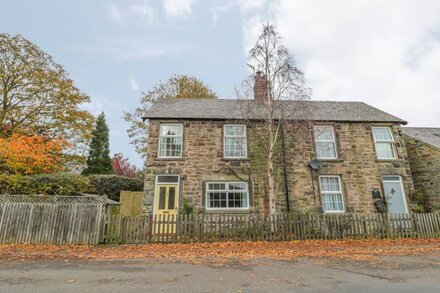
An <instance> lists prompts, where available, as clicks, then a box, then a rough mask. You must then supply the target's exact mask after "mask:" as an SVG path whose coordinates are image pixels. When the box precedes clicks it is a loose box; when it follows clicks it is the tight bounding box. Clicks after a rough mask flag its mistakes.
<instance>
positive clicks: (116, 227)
mask: <svg viewBox="0 0 440 293" xmlns="http://www.w3.org/2000/svg"><path fill="white" fill-rule="evenodd" d="M0 212H2V210H0ZM34 213H35V211H34ZM2 215H3V212H2V214H0V216H1V218H0V221H1V219H2V218H3V216H2ZM6 218H7V217H6ZM102 231H103V235H102V236H101V239H102V242H105V243H111V242H118V243H148V242H212V241H227V240H234V241H248V240H250V241H257V240H266V241H279V240H309V239H368V238H431V237H440V214H438V213H435V214H393V215H391V214H389V215H388V214H384V215H383V214H308V215H298V214H276V215H272V216H270V217H264V216H262V215H227V214H221V215H212V214H207V215H176V216H169V215H156V216H154V217H153V216H142V217H120V216H116V218H115V217H114V216H113V217H111V218H110V220H109V219H106V220H105V222H104V227H103V229H102ZM1 233H2V231H1V230H0V236H1V235H2V234H1Z"/></svg>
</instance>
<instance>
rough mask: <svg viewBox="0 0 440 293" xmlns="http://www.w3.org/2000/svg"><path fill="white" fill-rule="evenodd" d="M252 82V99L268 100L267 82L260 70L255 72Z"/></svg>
mask: <svg viewBox="0 0 440 293" xmlns="http://www.w3.org/2000/svg"><path fill="white" fill-rule="evenodd" d="M254 79H255V83H254V99H255V100H258V101H260V102H267V101H269V93H268V88H267V86H268V82H267V78H266V76H265V75H264V74H263V72H261V71H257V72H256V74H255V77H254Z"/></svg>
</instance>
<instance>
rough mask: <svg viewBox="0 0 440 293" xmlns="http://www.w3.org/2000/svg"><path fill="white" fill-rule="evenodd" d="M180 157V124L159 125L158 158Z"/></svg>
mask: <svg viewBox="0 0 440 293" xmlns="http://www.w3.org/2000/svg"><path fill="white" fill-rule="evenodd" d="M181 157H182V125H181V124H162V125H160V137H159V158H181Z"/></svg>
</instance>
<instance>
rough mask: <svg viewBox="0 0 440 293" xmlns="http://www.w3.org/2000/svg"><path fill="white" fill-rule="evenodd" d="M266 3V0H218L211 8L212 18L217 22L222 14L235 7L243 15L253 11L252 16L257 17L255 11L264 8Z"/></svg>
mask: <svg viewBox="0 0 440 293" xmlns="http://www.w3.org/2000/svg"><path fill="white" fill-rule="evenodd" d="M266 3H267V0H219V1H217V2H216V3H215V4H214V6H213V7H212V8H211V15H212V20H213V22H214V24H217V22H218V19H219V17H220V16H221V15H222V14H224V13H226V12H228V11H231V10H233V9H237V8H238V9H239V11H240V13H241V14H242V16H243V17H245V16H247V15H250V14H253V13H254V17H258V16H259V15H255V12H256V11H258V10H261V9H262V8H264V6H265V5H266Z"/></svg>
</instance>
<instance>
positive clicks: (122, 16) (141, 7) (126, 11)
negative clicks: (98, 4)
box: [108, 0, 156, 24]
mask: <svg viewBox="0 0 440 293" xmlns="http://www.w3.org/2000/svg"><path fill="white" fill-rule="evenodd" d="M108 15H109V17H110V19H111V21H113V22H114V23H119V24H125V22H126V21H127V20H132V19H133V17H135V19H140V20H144V21H146V22H148V23H149V24H152V23H154V21H155V18H156V15H155V12H154V9H153V7H152V6H151V5H150V2H149V0H142V1H135V2H133V3H131V4H129V5H128V6H123V7H121V6H118V5H116V4H115V3H113V2H110V4H109V6H108Z"/></svg>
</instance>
